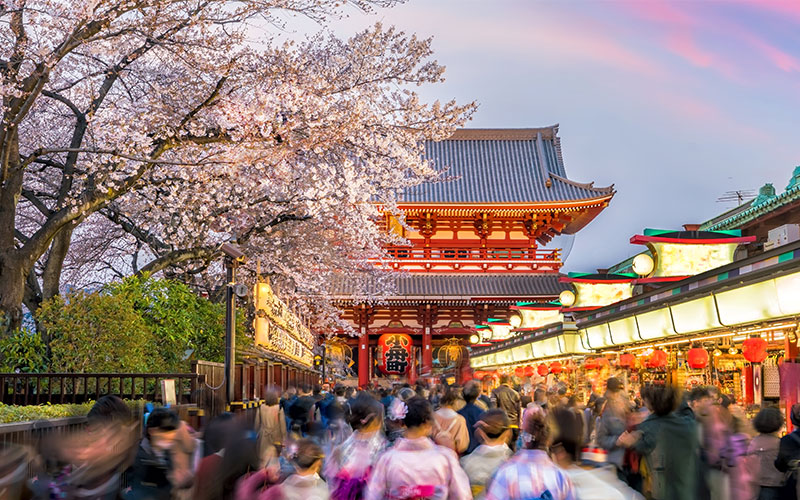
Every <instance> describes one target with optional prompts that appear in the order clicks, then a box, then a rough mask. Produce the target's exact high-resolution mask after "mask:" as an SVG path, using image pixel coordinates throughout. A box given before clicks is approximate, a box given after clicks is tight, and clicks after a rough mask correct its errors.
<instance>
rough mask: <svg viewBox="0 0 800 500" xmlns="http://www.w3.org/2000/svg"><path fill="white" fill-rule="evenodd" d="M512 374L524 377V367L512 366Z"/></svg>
mask: <svg viewBox="0 0 800 500" xmlns="http://www.w3.org/2000/svg"><path fill="white" fill-rule="evenodd" d="M514 375H516V376H517V377H524V376H525V368H523V367H521V366H518V367H516V368H514Z"/></svg>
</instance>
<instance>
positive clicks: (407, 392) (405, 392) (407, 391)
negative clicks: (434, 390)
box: [397, 387, 421, 401]
mask: <svg viewBox="0 0 800 500" xmlns="http://www.w3.org/2000/svg"><path fill="white" fill-rule="evenodd" d="M397 397H398V398H400V400H401V401H408V400H409V399H411V398H415V397H421V396H417V393H416V392H414V389H412V388H410V387H403V388H402V389H400V390H399V391H397Z"/></svg>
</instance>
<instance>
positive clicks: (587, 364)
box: [583, 358, 597, 370]
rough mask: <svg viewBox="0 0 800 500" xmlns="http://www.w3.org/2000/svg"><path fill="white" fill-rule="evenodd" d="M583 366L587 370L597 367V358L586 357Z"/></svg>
mask: <svg viewBox="0 0 800 500" xmlns="http://www.w3.org/2000/svg"><path fill="white" fill-rule="evenodd" d="M583 367H584V368H586V369H587V370H594V369H595V368H597V360H596V359H595V358H586V361H584V362H583Z"/></svg>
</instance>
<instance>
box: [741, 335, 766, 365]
mask: <svg viewBox="0 0 800 500" xmlns="http://www.w3.org/2000/svg"><path fill="white" fill-rule="evenodd" d="M742 355H743V356H744V359H746V360H747V361H749V362H751V363H761V362H762V361H764V360H765V359H767V341H766V340H764V339H762V338H761V337H753V338H749V339H745V340H744V342H742Z"/></svg>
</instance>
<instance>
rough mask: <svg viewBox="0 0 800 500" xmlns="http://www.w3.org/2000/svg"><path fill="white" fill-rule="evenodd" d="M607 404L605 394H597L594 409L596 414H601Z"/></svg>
mask: <svg viewBox="0 0 800 500" xmlns="http://www.w3.org/2000/svg"><path fill="white" fill-rule="evenodd" d="M642 397H644V394H642ZM605 404H606V398H604V397H603V396H597V397H596V398H595V399H594V403H593V406H592V410H593V411H594V413H595V415H599V414H600V412H601V411H603V405H605Z"/></svg>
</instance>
